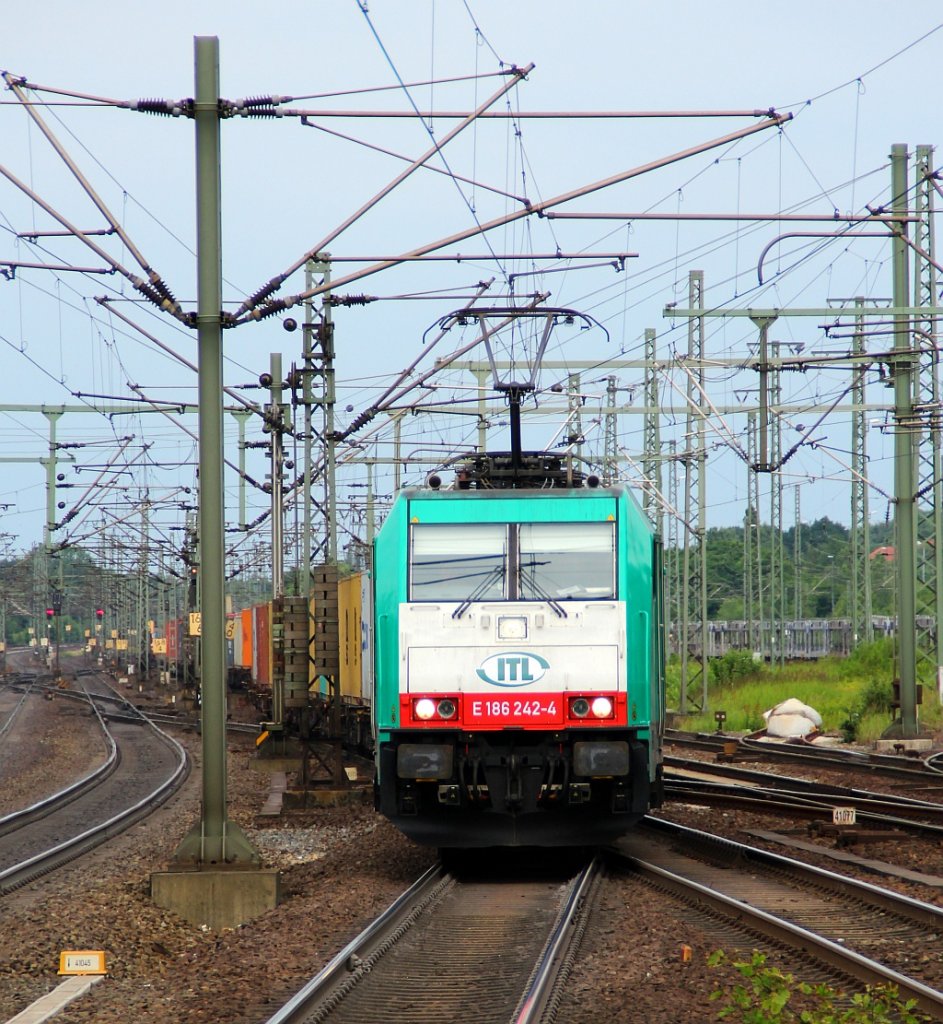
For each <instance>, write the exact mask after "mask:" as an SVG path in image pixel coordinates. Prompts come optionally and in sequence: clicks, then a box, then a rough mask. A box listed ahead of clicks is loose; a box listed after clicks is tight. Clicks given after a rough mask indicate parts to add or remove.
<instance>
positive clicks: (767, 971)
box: [707, 950, 933, 1024]
mask: <svg viewBox="0 0 943 1024" xmlns="http://www.w3.org/2000/svg"><path fill="white" fill-rule="evenodd" d="M707 962H708V964H709V965H710V966H711V967H717V966H720V965H722V964H726V963H729V961H728V960H727V957H726V954H725V953H724V952H723V950H717V952H715V953H712V954H711V955H710V956H709V957H708V960H707ZM731 966H732V967H733V968H734V969H735V970H737V971H738V972H739V973H740V975H741V977H743V978H744V979H745V981H746V982H747V984H745V985H733V986H731V987H729V988H726V989H724V988H719V989H715V990H714V991H713V992H712V993H711V995H710V998H711V1001H713V1002H716V1001H718V1000H721V999H725V1000H726V1001H725V1003H724V1004H723V1006H722V1007H721V1009H720V1012H719V1013H718V1014H717V1016H718V1018H719V1019H720V1020H733V1021H742V1022H743V1024H895V1022H896V1024H923V1022H927V1021H931V1020H932V1019H933V1018H932V1017H928V1016H926V1015H925V1014H917V1013H915V1012H914V1010H915V1008H916V1006H917V1001H916V999H907V1000H902V999H901V998H900V994H899V991H898V989H897V986H896V985H877V986H875V987H872V986H870V985H868V986H867V987H866V988H865V990H864V992H857V993H855V995H853V996H852V997H851V999H850V1000H848V999H847V997H846V996H845V995H844V993H842V992H840V991H838V990H837V989H834V988H831V987H830V986H829V985H824V984H821V985H809V984H808V983H807V982H804V981H796V979H795V977H794V976H793V975H792V974H788V973H785V972H783V971H780V970H779V969H778V968H776V967H767V966H766V956H765V955H764V954H763V953H760V952H758V951H757V950H754V951H753V955H752V957H751V958H750V959H749V960H734V961H733V962H732V964H731ZM794 997H795V1004H801V1005H795V1008H794V1005H791V1004H794ZM842 1002H845V1003H850V1005H846V1006H844V1007H842V1006H840V1004H841V1003H842Z"/></svg>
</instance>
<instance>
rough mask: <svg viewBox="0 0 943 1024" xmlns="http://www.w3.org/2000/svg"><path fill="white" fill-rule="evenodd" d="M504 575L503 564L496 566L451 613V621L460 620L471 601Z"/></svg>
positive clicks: (475, 599) (476, 598)
mask: <svg viewBox="0 0 943 1024" xmlns="http://www.w3.org/2000/svg"><path fill="white" fill-rule="evenodd" d="M503 575H504V563H503V562H502V563H501V564H500V565H496V566H495V567H494V568H493V569H492V570H491V571H490V572H489V573H487V574H486V575H485V577H484V579H483V580H482V581H481V582H480V583H479V584H478V586H477V587H475V589H474V590H473V591H472V592H471V593H470V594H469V595H468V597H466V598H465V600H464V601H462V603H461V604H460V605H459V606H458V607H457V608H456V609H455V611H454V612H452V618H453V619H460V618H461V617H462V616H463V615H464V614H465V612H467V611H468V609H469V608H470V607H471V605H472V602H473V601H477V600H478V598H479V597H481V595H482V594H483V593H484V592H485V591H486V590H487V589H488V587H489V586H491V584H492V583H493V582H494V581H495V580H496V579H500V577H502V576H503Z"/></svg>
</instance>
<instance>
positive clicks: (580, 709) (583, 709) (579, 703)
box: [570, 697, 589, 718]
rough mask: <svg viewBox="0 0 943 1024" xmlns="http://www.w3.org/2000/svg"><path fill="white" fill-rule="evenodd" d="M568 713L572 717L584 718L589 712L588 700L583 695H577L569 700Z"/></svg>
mask: <svg viewBox="0 0 943 1024" xmlns="http://www.w3.org/2000/svg"><path fill="white" fill-rule="evenodd" d="M570 714H571V715H572V716H573V717H574V718H585V717H586V716H587V715H588V714H589V701H588V700H587V699H586V698H585V697H577V698H576V699H575V700H574V701H571V703H570Z"/></svg>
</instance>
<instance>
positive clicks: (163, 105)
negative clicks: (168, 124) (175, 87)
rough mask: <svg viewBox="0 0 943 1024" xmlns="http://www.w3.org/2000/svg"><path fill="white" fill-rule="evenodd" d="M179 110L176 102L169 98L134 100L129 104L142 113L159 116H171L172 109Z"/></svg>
mask: <svg viewBox="0 0 943 1024" xmlns="http://www.w3.org/2000/svg"><path fill="white" fill-rule="evenodd" d="M175 108H176V109H177V110H178V111H179V107H177V104H176V103H174V102H172V101H171V100H158V99H153V100H135V101H134V103H133V104H132V106H131V109H132V110H138V111H140V112H141V113H142V114H158V115H159V116H160V117H173V114H174V109H175Z"/></svg>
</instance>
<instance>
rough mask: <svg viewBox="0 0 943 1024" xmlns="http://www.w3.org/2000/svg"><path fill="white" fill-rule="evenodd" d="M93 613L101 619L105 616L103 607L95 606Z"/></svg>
mask: <svg viewBox="0 0 943 1024" xmlns="http://www.w3.org/2000/svg"><path fill="white" fill-rule="evenodd" d="M95 614H96V616H97V617H98V618H100V619H103V618H104V617H105V609H104V608H96V609H95Z"/></svg>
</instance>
